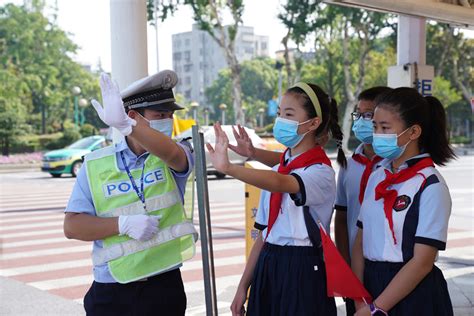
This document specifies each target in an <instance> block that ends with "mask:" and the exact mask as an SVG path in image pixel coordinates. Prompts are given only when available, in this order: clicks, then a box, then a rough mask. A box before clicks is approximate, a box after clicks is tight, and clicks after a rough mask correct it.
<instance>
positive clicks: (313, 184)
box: [207, 82, 345, 316]
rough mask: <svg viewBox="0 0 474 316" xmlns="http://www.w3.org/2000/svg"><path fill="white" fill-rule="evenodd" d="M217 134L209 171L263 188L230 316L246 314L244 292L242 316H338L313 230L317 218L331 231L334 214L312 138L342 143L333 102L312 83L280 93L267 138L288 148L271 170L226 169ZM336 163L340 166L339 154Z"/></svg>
mask: <svg viewBox="0 0 474 316" xmlns="http://www.w3.org/2000/svg"><path fill="white" fill-rule="evenodd" d="M215 131H216V143H215V147H214V148H213V147H212V146H211V145H210V144H207V148H208V150H209V153H210V158H211V161H212V163H213V165H214V167H215V168H216V169H217V170H218V171H220V172H222V173H225V174H228V175H231V176H233V177H235V178H237V179H239V180H241V181H243V182H246V183H249V184H252V185H254V186H257V187H259V188H261V189H263V191H262V193H261V197H260V206H259V209H258V212H257V216H256V223H255V227H256V228H257V229H258V230H259V231H260V232H259V237H257V240H256V242H255V244H254V246H253V248H252V251H251V254H250V257H249V259H248V262H247V265H246V267H245V270H244V273H243V276H242V278H241V280H240V283H239V286H238V289H237V293H236V294H235V298H234V300H233V302H232V305H231V310H232V314H233V315H242V314H243V313H244V311H245V309H244V303H245V301H246V298H247V291H248V288H249V287H250V297H249V302H248V311H247V315H272V316H273V315H325V316H326V315H336V306H335V302H334V299H333V298H329V297H328V296H327V292H326V273H325V265H324V261H323V257H322V248H321V247H320V244H321V243H320V241H319V242H318V236H319V232H318V231H316V235H315V231H314V229H313V230H311V227H313V228H314V226H316V222H315V220H316V219H318V220H320V222H321V224H322V225H324V227H325V229H326V231H329V224H330V220H331V216H332V212H333V203H334V200H335V192H336V187H335V175H334V170H333V169H332V167H331V162H330V160H329V159H328V157H327V155H326V153H325V152H324V149H323V148H322V147H321V146H320V145H318V144H317V141H316V139H317V137H324V135H327V134H328V133H329V132H330V133H331V134H332V136H333V138H335V139H336V141H338V142H339V143H340V141H341V139H342V132H341V130H340V127H339V125H338V123H337V104H336V101H335V100H334V99H332V98H330V97H329V96H328V95H327V94H326V93H325V92H324V91H323V90H322V89H321V88H319V87H318V86H316V85H313V84H306V83H301V82H300V83H297V84H296V85H295V86H294V87H292V88H290V89H289V90H287V91H286V93H285V94H284V96H283V97H282V100H281V103H280V106H279V113H278V118H277V119H276V120H275V125H274V128H273V133H274V136H275V138H276V140H277V141H279V142H280V143H282V144H283V145H285V146H287V147H288V148H287V149H286V151H285V152H284V153H283V154H281V160H280V164H279V165H276V166H275V167H273V170H272V171H270V170H251V169H247V168H245V167H242V166H238V165H233V164H231V163H230V162H229V158H228V156H227V148H228V142H229V141H228V138H227V136H226V135H225V133H224V132H223V131H222V129H221V127H220V125H219V124H216V125H215ZM338 162H339V163H340V164H344V163H345V157H344V153H343V152H342V150H341V149H340V148H339V155H338ZM316 230H317V229H316ZM319 240H320V236H319Z"/></svg>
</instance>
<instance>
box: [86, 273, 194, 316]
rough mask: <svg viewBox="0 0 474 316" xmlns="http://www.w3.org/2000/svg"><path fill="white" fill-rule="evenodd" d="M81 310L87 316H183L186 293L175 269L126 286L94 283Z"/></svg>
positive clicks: (179, 275) (179, 274)
mask: <svg viewBox="0 0 474 316" xmlns="http://www.w3.org/2000/svg"><path fill="white" fill-rule="evenodd" d="M84 308H85V310H86V313H87V315H88V316H108V315H110V316H119V315H124V316H142V315H166V316H183V315H184V313H185V311H186V293H185V292H184V286H183V280H182V279H181V272H180V270H179V269H175V270H172V271H169V272H165V273H163V274H159V275H156V276H153V277H149V278H147V279H145V280H140V281H136V282H131V283H127V284H120V283H99V282H95V281H94V283H92V286H91V288H90V289H89V291H88V292H87V294H86V296H85V297H84Z"/></svg>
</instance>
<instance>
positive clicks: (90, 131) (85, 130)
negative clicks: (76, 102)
mask: <svg viewBox="0 0 474 316" xmlns="http://www.w3.org/2000/svg"><path fill="white" fill-rule="evenodd" d="M98 132H99V131H98V130H97V128H95V126H93V125H91V124H88V123H85V124H84V125H82V126H81V129H80V130H79V133H80V134H81V136H82V137H87V136H92V135H96V134H97V133H98Z"/></svg>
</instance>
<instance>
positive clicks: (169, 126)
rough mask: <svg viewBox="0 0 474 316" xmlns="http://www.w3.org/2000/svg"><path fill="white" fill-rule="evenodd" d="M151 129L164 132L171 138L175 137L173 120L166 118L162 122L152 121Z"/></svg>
mask: <svg viewBox="0 0 474 316" xmlns="http://www.w3.org/2000/svg"><path fill="white" fill-rule="evenodd" d="M149 122H150V127H151V128H153V129H155V130H157V131H159V132H162V133H163V134H165V135H166V136H169V137H171V135H173V119H171V118H166V119H162V120H150V121H149Z"/></svg>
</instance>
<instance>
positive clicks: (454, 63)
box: [426, 23, 474, 104]
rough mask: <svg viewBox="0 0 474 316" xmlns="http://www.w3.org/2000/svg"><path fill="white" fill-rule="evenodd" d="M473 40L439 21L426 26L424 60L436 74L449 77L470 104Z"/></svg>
mask: <svg viewBox="0 0 474 316" xmlns="http://www.w3.org/2000/svg"><path fill="white" fill-rule="evenodd" d="M473 48H474V40H473V39H466V38H465V37H464V36H463V33H461V32H459V30H458V29H456V28H453V27H451V26H449V25H446V24H442V23H431V24H428V26H427V47H426V51H427V64H429V65H434V67H435V76H442V77H444V78H446V79H449V80H451V81H452V82H453V83H454V85H455V86H456V88H457V89H458V90H459V91H460V92H461V93H462V97H463V98H464V100H465V101H466V102H467V103H468V104H469V103H470V102H471V97H472V87H473V86H474V49H473Z"/></svg>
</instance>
